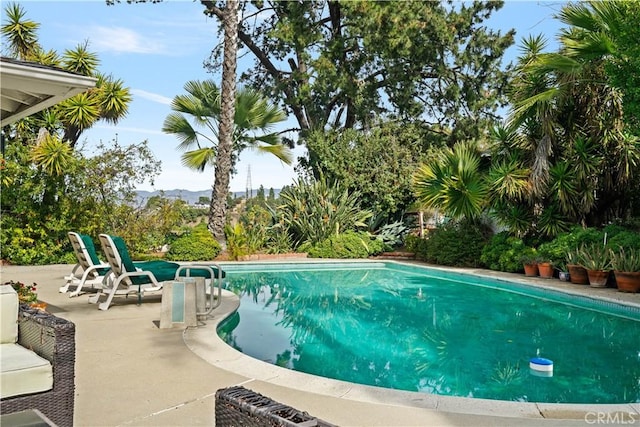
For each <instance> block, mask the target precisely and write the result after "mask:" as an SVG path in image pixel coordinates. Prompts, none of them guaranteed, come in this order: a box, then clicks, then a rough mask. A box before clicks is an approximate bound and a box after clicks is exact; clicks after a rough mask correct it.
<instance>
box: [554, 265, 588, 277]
mask: <svg viewBox="0 0 640 427" xmlns="http://www.w3.org/2000/svg"><path fill="white" fill-rule="evenodd" d="M557 268H558V279H560V280H561V281H563V282H568V281H570V280H571V274H570V273H569V270H568V268H567V264H566V263H564V262H563V263H560V264H558V267H557ZM587 279H588V278H587Z"/></svg>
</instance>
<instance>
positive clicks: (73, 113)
mask: <svg viewBox="0 0 640 427" xmlns="http://www.w3.org/2000/svg"><path fill="white" fill-rule="evenodd" d="M5 13H6V15H7V23H6V24H5V25H3V26H2V28H1V32H2V36H3V37H4V38H6V40H8V43H7V49H8V51H9V53H10V54H11V55H13V56H15V57H16V58H18V59H22V60H28V61H32V62H38V63H41V64H44V65H48V66H55V67H58V68H61V69H63V70H66V71H70V72H73V73H77V74H82V75H84V76H91V77H96V78H97V79H98V82H97V84H96V87H95V88H93V89H91V90H89V91H86V92H83V93H80V94H78V95H76V96H74V97H72V98H69V99H67V100H65V101H63V102H62V103H60V104H58V105H56V106H54V107H51V108H49V109H48V110H45V111H43V112H41V113H39V114H37V115H36V116H35V122H36V123H35V124H36V126H37V127H36V132H37V128H38V127H44V128H46V129H47V130H48V131H49V132H50V133H51V136H52V137H53V136H54V135H55V134H57V133H60V135H59V137H60V139H61V140H62V141H63V142H65V143H67V144H69V145H70V146H71V148H74V147H75V145H76V143H77V142H78V140H79V139H80V136H81V135H82V133H83V132H84V131H85V130H87V129H89V128H90V127H92V126H93V125H95V123H96V122H97V121H99V120H105V121H107V122H110V123H114V124H115V123H117V122H118V121H119V120H120V119H122V118H123V117H125V116H126V114H127V112H128V106H129V104H130V103H131V100H132V97H131V94H130V92H129V88H127V87H125V86H124V83H123V82H122V81H121V80H119V79H114V78H113V77H111V76H106V75H103V74H101V73H100V72H99V71H98V65H99V64H100V61H99V59H98V56H97V55H96V54H95V53H93V52H91V51H89V42H88V41H85V42H84V43H81V44H79V45H78V46H76V48H75V49H67V50H65V52H64V54H63V55H62V56H59V55H58V54H57V53H56V52H55V51H52V50H50V51H45V50H44V49H43V48H42V47H41V45H40V44H39V42H38V37H37V34H36V30H37V29H38V28H39V27H40V24H38V23H36V22H33V21H30V20H28V19H26V18H25V16H26V13H25V11H24V9H23V8H22V6H20V5H18V4H9V5H8V6H6V7H5ZM16 126H20V125H16ZM36 157H37V158H42V156H41V155H40V156H36ZM49 166H51V167H53V169H58V170H59V169H60V165H58V166H56V165H51V164H50V165H49ZM47 169H48V168H47Z"/></svg>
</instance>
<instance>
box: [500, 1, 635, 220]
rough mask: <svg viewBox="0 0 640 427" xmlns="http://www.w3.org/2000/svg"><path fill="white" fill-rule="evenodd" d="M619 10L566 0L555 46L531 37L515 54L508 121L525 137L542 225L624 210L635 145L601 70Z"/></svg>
mask: <svg viewBox="0 0 640 427" xmlns="http://www.w3.org/2000/svg"><path fill="white" fill-rule="evenodd" d="M621 11H622V9H621V8H620V5H619V4H618V3H617V2H599V1H598V2H589V3H577V4H568V5H566V6H565V7H563V9H562V11H561V13H560V14H559V16H558V17H559V18H560V19H561V20H562V21H563V22H564V23H566V24H568V25H570V27H569V28H568V29H565V30H563V31H562V32H561V35H560V41H561V42H562V46H561V49H560V51H559V52H558V53H542V49H543V47H544V41H543V39H542V38H541V37H532V38H529V39H528V40H525V43H524V48H525V49H524V52H525V54H524V55H523V56H522V57H520V58H519V67H518V69H517V71H518V74H517V77H516V79H514V83H513V88H514V90H513V91H512V94H511V95H512V101H513V104H514V108H513V110H512V115H511V117H510V123H509V124H510V126H511V127H512V128H518V129H519V130H520V131H521V132H522V133H523V136H524V137H525V141H527V143H526V144H525V145H524V148H525V150H527V151H528V152H529V153H531V157H530V158H529V159H524V160H525V162H526V165H527V166H528V167H529V168H531V176H530V181H531V185H532V190H533V192H532V194H531V197H532V202H533V206H534V208H535V210H537V212H538V214H537V216H538V219H539V220H540V221H543V220H544V221H547V223H546V225H545V226H544V227H545V228H546V229H547V230H548V231H551V230H557V229H560V228H564V227H565V225H564V224H566V221H572V222H581V223H583V224H589V225H599V224H600V223H602V222H603V221H606V220H610V219H613V218H615V217H619V216H620V215H622V214H623V212H624V210H625V206H624V205H625V203H626V202H625V201H624V200H625V199H628V198H627V197H625V194H626V193H628V192H629V183H631V182H632V181H631V180H632V178H633V171H634V169H636V168H634V164H635V165H637V164H638V161H639V160H640V149H639V147H638V144H637V142H635V141H636V140H635V139H634V138H633V137H630V136H628V135H626V134H625V132H624V128H625V122H624V108H623V98H622V93H621V92H620V90H618V89H617V88H616V87H614V86H613V85H611V84H610V79H609V78H608V75H607V74H606V72H605V70H606V67H607V64H608V62H609V61H610V60H611V57H612V55H614V54H615V53H616V44H615V42H616V39H617V37H618V36H619V35H620V33H619V31H620V26H619V23H620V22H621V19H622V13H621ZM547 208H548V209H550V210H549V211H547V212H546V213H545V210H546V209H547ZM544 221H543V222H544ZM553 221H555V224H553V225H552V224H551V222H553ZM539 225H540V226H541V225H542V224H541V223H539Z"/></svg>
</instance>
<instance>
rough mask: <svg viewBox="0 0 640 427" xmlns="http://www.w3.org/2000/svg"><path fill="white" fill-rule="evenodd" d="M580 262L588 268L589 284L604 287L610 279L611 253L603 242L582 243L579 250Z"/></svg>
mask: <svg viewBox="0 0 640 427" xmlns="http://www.w3.org/2000/svg"><path fill="white" fill-rule="evenodd" d="M578 263H579V264H580V265H581V266H583V267H584V268H585V269H586V270H587V276H589V285H591V286H592V287H594V288H604V287H605V286H607V281H608V280H609V272H610V269H611V255H610V252H609V249H607V247H606V246H605V245H603V244H600V243H593V244H590V245H582V247H581V248H580V250H579V251H578Z"/></svg>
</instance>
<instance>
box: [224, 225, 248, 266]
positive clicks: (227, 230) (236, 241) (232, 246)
mask: <svg viewBox="0 0 640 427" xmlns="http://www.w3.org/2000/svg"><path fill="white" fill-rule="evenodd" d="M224 235H225V237H226V238H227V251H228V252H229V256H230V257H231V259H234V260H238V259H240V257H242V256H244V255H248V254H249V244H248V237H247V232H246V230H245V228H244V226H243V225H242V223H241V222H237V223H235V224H234V225H231V224H227V225H225V226H224Z"/></svg>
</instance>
